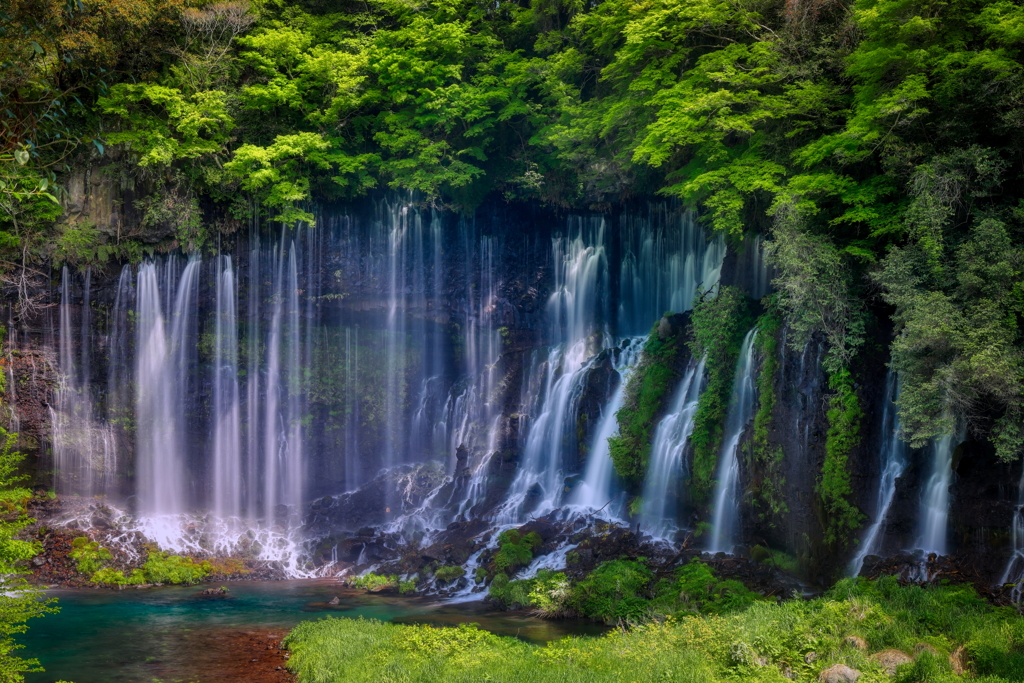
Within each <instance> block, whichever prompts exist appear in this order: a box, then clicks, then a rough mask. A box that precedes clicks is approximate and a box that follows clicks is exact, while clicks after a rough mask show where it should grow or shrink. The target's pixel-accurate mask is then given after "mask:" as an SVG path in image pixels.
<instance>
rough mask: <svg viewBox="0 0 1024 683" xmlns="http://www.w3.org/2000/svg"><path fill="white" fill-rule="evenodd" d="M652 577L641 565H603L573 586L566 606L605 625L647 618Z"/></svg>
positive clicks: (622, 562)
mask: <svg viewBox="0 0 1024 683" xmlns="http://www.w3.org/2000/svg"><path fill="white" fill-rule="evenodd" d="M652 578H653V575H652V574H651V570H650V569H648V568H647V566H646V565H644V564H643V563H641V562H636V561H633V560H612V561H610V562H603V563H602V564H601V565H599V566H598V567H597V569H595V570H594V571H593V572H591V573H590V574H589V575H588V576H587V577H586V578H584V579H583V580H582V581H580V582H579V583H577V584H576V585H575V586H573V589H572V597H571V598H570V599H569V606H570V607H571V608H572V609H573V610H575V611H576V612H578V613H579V614H582V615H584V616H587V617H590V618H591V619H599V620H601V621H604V622H606V623H609V622H610V623H614V622H616V621H618V620H620V619H621V620H628V621H641V620H643V619H645V618H647V615H648V607H649V604H650V600H649V588H650V584H651V579H652Z"/></svg>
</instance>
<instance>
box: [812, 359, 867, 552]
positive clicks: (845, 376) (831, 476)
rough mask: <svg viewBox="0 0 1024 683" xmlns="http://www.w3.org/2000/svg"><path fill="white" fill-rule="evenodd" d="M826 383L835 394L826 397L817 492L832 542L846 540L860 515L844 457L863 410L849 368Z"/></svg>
mask: <svg viewBox="0 0 1024 683" xmlns="http://www.w3.org/2000/svg"><path fill="white" fill-rule="evenodd" d="M828 386H829V388H830V389H832V391H834V392H835V394H833V395H832V397H831V398H830V399H829V408H828V434H827V435H826V437H825V463H824V465H822V468H821V480H820V481H819V482H818V495H820V496H821V502H822V505H823V506H824V511H825V543H827V544H829V545H831V546H835V545H836V544H838V543H845V542H846V540H847V539H848V538H849V533H850V532H851V531H853V530H854V529H856V528H857V527H858V526H859V525H860V523H861V520H862V517H863V516H862V515H861V513H860V511H859V510H858V509H857V508H856V507H854V506H853V504H852V503H850V500H849V497H850V494H852V493H853V487H852V486H851V485H850V469H849V467H848V466H847V460H848V459H849V457H850V451H852V450H853V449H854V448H855V447H856V446H857V444H859V443H860V422H861V419H862V418H863V417H864V410H863V408H861V405H860V397H859V396H857V390H856V389H855V388H854V386H853V377H852V376H851V375H850V371H849V370H847V369H845V368H843V369H841V370H839V371H838V372H835V373H833V374H832V375H831V376H830V377H829V379H828Z"/></svg>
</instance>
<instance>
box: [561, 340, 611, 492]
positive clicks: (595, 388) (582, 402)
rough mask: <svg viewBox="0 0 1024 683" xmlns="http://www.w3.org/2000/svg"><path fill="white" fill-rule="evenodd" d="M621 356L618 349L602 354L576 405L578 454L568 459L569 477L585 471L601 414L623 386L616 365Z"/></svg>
mask: <svg viewBox="0 0 1024 683" xmlns="http://www.w3.org/2000/svg"><path fill="white" fill-rule="evenodd" d="M619 353H620V351H619V349H618V348H611V349H605V350H604V351H602V352H601V354H600V355H598V357H597V359H596V360H595V361H594V362H593V363H592V364H591V366H590V369H589V370H588V371H587V374H586V377H585V378H584V379H583V391H582V392H581V393H580V397H579V401H578V402H577V404H576V405H577V410H576V421H575V427H576V431H575V435H574V436H575V438H574V445H575V449H574V450H575V452H574V453H572V454H569V455H567V458H566V460H567V462H566V465H567V472H568V473H576V472H581V471H583V469H584V468H585V467H586V464H587V456H588V455H589V454H590V448H591V445H592V444H593V441H594V435H595V433H596V430H597V426H598V424H599V423H600V421H601V417H602V410H603V409H604V407H605V406H606V405H607V404H608V399H609V398H611V396H612V394H614V393H615V390H616V389H618V388H619V384H620V383H621V382H622V377H621V375H619V373H618V371H616V370H615V365H614V361H615V358H616V356H617V355H618V354H619Z"/></svg>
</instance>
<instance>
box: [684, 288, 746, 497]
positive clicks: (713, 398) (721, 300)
mask: <svg viewBox="0 0 1024 683" xmlns="http://www.w3.org/2000/svg"><path fill="white" fill-rule="evenodd" d="M690 320H691V322H692V325H693V341H692V342H690V348H691V349H692V351H693V355H694V356H695V357H700V356H705V358H706V360H705V362H704V372H705V375H706V377H707V383H706V385H705V389H704V391H703V392H702V393H701V395H700V398H699V399H698V401H697V411H696V412H695V413H694V416H693V432H692V433H691V434H690V445H691V446H692V447H693V466H692V468H691V492H692V495H693V497H694V500H696V501H697V502H700V503H703V502H706V501H707V499H708V495H709V494H710V493H711V488H712V485H713V477H714V475H715V465H716V463H717V462H718V449H719V447H720V446H721V444H722V436H723V433H724V431H725V416H726V413H727V412H728V409H729V397H730V395H731V394H732V383H733V376H734V374H735V370H736V361H737V360H738V359H739V354H740V347H741V346H742V345H743V335H744V334H746V332H747V330H749V329H750V322H751V321H750V314H749V306H748V303H747V298H746V297H745V296H744V295H743V293H742V292H741V291H740V290H739V289H737V288H736V287H723V288H722V289H721V290H720V291H719V292H718V295H717V296H714V297H711V296H708V295H702V296H701V297H700V298H699V299H698V301H697V304H696V306H694V308H693V314H692V315H691V317H690Z"/></svg>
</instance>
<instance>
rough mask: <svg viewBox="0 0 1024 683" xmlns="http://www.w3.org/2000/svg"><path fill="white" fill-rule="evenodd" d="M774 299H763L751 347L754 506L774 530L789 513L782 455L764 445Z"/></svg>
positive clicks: (775, 366)
mask: <svg viewBox="0 0 1024 683" xmlns="http://www.w3.org/2000/svg"><path fill="white" fill-rule="evenodd" d="M776 300H777V297H775V296H774V295H770V296H769V297H766V303H767V308H768V312H767V313H765V314H764V315H762V316H761V317H760V318H758V319H757V338H756V340H755V342H754V343H755V346H756V348H757V354H758V356H760V358H761V368H760V370H759V371H758V374H757V413H756V414H755V415H754V448H753V458H754V462H753V465H754V466H755V469H756V471H757V473H758V475H759V476H758V478H757V485H756V486H755V497H754V500H753V502H754V505H758V506H763V509H762V510H761V512H760V513H759V515H760V517H761V519H762V520H767V521H768V522H769V524H772V525H773V526H774V521H773V520H774V519H776V518H778V517H779V516H780V515H783V514H785V513H786V512H788V511H789V508H788V507H787V505H786V502H785V501H784V500H783V499H782V489H783V487H784V486H785V485H786V479H785V478H784V477H783V476H782V474H781V472H780V470H781V466H782V461H783V457H784V454H783V452H782V449H781V447H779V448H774V449H773V448H772V446H771V444H770V443H769V442H768V432H769V429H770V428H771V422H772V411H773V410H774V409H775V375H776V374H777V373H778V371H779V337H778V334H779V330H780V329H781V328H782V317H781V315H780V314H779V312H778V304H777V303H776Z"/></svg>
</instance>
